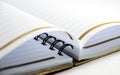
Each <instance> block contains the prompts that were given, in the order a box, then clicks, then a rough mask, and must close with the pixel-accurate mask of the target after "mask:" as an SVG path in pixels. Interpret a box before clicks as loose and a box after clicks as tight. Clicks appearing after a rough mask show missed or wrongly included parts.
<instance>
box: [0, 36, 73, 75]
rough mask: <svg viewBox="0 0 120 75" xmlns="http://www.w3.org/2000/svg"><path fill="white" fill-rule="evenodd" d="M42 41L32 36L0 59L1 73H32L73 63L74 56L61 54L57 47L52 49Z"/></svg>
mask: <svg viewBox="0 0 120 75" xmlns="http://www.w3.org/2000/svg"><path fill="white" fill-rule="evenodd" d="M40 42H42V40H39V41H36V40H34V39H33V38H32V39H30V40H29V41H27V42H25V43H24V44H21V45H20V46H19V47H17V48H16V49H14V50H13V51H12V52H10V53H9V54H7V55H6V56H4V57H3V58H2V59H1V60H0V74H1V75H6V74H10V75H13V74H17V75H18V74H27V73H28V74H30V73H32V72H35V71H42V70H45V69H50V68H53V67H57V66H60V65H64V64H69V63H72V58H70V57H69V56H67V55H66V54H64V53H63V56H60V55H58V54H57V52H58V50H57V49H55V51H51V50H50V49H49V45H48V44H47V46H44V45H42V44H40Z"/></svg>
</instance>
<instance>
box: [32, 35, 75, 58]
mask: <svg viewBox="0 0 120 75" xmlns="http://www.w3.org/2000/svg"><path fill="white" fill-rule="evenodd" d="M41 35H44V36H46V37H45V38H42V37H41ZM34 39H35V40H36V41H39V39H43V41H42V43H41V44H43V45H46V43H47V41H48V40H49V39H54V42H52V43H51V46H50V48H49V49H50V50H54V47H55V45H56V44H57V43H59V42H61V43H62V44H63V45H62V46H61V47H60V49H59V51H58V54H59V55H61V56H62V52H63V50H64V49H65V48H66V47H67V46H70V47H71V48H72V49H73V48H74V46H73V45H71V44H66V43H65V42H64V41H62V40H60V39H57V38H56V37H54V36H49V35H48V33H42V34H40V35H37V36H35V37H34Z"/></svg>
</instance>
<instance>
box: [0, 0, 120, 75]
mask: <svg viewBox="0 0 120 75" xmlns="http://www.w3.org/2000/svg"><path fill="white" fill-rule="evenodd" d="M41 8H42V7H41ZM46 9H47V7H46V8H45V9H42V10H46ZM42 10H41V12H42ZM46 13H48V15H49V14H50V13H49V12H46ZM41 15H42V14H41ZM55 15H58V14H55ZM63 15H64V14H63ZM46 16H47V15H46ZM49 16H50V15H49ZM59 16H62V15H58V17H59ZM56 17H57V16H56ZM63 18H64V19H66V18H65V16H64V17H63ZM51 20H52V21H53V19H51ZM55 21H56V20H55ZM68 21H69V20H68ZM74 21H75V20H74ZM69 23H70V21H69ZM71 23H72V22H71ZM61 24H63V25H64V24H65V23H64V21H63V22H61ZM0 25H1V26H0V30H1V32H0V35H1V37H0V75H8V74H9V75H21V74H22V75H26V74H28V75H32V74H48V73H53V72H56V71H60V70H64V69H68V68H71V67H74V66H76V65H79V64H82V63H84V62H87V61H90V60H93V59H96V58H98V57H101V56H104V55H107V54H110V53H112V52H115V51H119V50H120V47H119V45H120V21H115V22H107V23H102V24H98V25H84V26H82V25H79V27H76V26H75V27H74V25H72V26H71V25H70V27H71V28H70V29H69V30H65V28H66V27H65V26H64V27H65V28H64V29H61V28H59V27H56V26H55V25H52V24H50V23H48V22H47V21H44V20H42V19H40V18H37V17H35V16H33V15H31V14H29V13H27V12H25V11H23V10H21V9H19V8H17V7H15V6H13V5H10V4H9V3H6V2H4V1H0ZM76 28H77V29H76ZM79 28H80V30H79ZM76 32H77V33H76ZM73 33H74V34H73ZM77 36H79V37H77Z"/></svg>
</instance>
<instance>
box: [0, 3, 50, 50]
mask: <svg viewBox="0 0 120 75" xmlns="http://www.w3.org/2000/svg"><path fill="white" fill-rule="evenodd" d="M50 26H51V25H50V24H48V23H47V22H44V21H42V20H40V19H38V18H35V17H34V16H31V15H29V14H27V13H25V12H23V11H21V10H18V9H17V8H15V7H13V6H11V5H9V4H7V3H4V2H2V1H0V30H1V31H0V35H1V37H0V47H2V46H4V45H5V44H7V43H8V42H10V41H11V40H13V39H15V38H16V37H18V36H19V35H21V34H23V33H25V32H28V31H31V30H33V31H34V30H35V29H37V28H45V27H50ZM51 27H52V26H51ZM0 49H2V48H0Z"/></svg>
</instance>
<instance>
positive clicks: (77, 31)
mask: <svg viewBox="0 0 120 75" xmlns="http://www.w3.org/2000/svg"><path fill="white" fill-rule="evenodd" d="M4 1H6V2H8V3H10V4H13V5H14V6H16V7H17V8H19V9H22V10H24V11H26V12H28V13H30V14H32V15H34V16H36V17H38V18H41V19H43V20H45V21H47V22H49V23H51V24H54V25H56V26H58V27H60V28H63V29H65V30H67V31H69V32H70V33H72V34H73V35H74V36H76V37H77V38H78V37H79V36H80V35H82V34H83V33H84V32H85V31H86V30H88V29H89V28H91V27H93V26H95V25H98V24H101V23H104V22H111V21H119V20H120V15H119V13H120V10H118V9H119V7H120V5H119V2H118V1H115V0H111V1H103V0H100V1H94V0H91V1H88V0H82V1H81V0H47V1H44V0H20V1H16V0H4Z"/></svg>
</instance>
